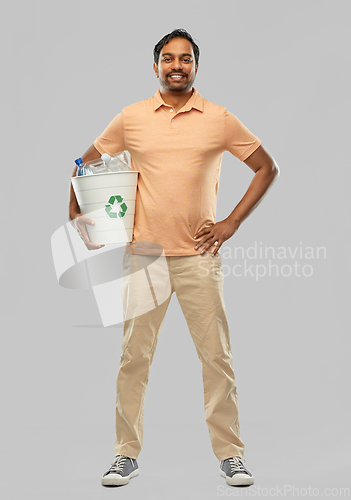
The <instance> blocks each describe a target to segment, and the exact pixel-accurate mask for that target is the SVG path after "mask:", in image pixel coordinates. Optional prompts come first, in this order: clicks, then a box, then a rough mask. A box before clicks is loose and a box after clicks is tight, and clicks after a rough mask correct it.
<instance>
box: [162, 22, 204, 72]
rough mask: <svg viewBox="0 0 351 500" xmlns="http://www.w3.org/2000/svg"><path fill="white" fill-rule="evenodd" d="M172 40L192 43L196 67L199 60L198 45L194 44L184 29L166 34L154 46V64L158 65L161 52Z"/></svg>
mask: <svg viewBox="0 0 351 500" xmlns="http://www.w3.org/2000/svg"><path fill="white" fill-rule="evenodd" d="M173 38H185V39H186V40H189V42H191V43H192V46H193V50H194V55H195V64H196V65H197V64H198V62H199V58H200V49H199V47H198V45H197V44H196V43H195V42H194V40H193V37H192V36H191V35H190V33H188V32H187V31H186V30H184V29H177V30H173V31H172V33H168V35H165V36H164V37H163V38H161V40H160V41H159V42H158V43H157V44H156V45H155V48H154V61H155V63H156V64H158V59H159V57H160V53H161V50H162V49H163V47H164V46H165V45H166V43H168V42H169V41H170V40H172V39H173Z"/></svg>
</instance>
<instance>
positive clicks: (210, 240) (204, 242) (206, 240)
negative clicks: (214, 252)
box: [195, 235, 217, 250]
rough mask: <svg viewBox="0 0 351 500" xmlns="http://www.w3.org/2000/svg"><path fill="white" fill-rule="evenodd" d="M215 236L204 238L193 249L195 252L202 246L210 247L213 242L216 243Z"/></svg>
mask: <svg viewBox="0 0 351 500" xmlns="http://www.w3.org/2000/svg"><path fill="white" fill-rule="evenodd" d="M216 239H217V238H216V236H214V235H212V236H207V237H205V238H204V239H203V240H202V241H199V242H198V243H197V244H196V246H195V249H196V250H197V249H198V248H200V247H201V246H203V245H207V246H212V245H213V243H214V241H216Z"/></svg>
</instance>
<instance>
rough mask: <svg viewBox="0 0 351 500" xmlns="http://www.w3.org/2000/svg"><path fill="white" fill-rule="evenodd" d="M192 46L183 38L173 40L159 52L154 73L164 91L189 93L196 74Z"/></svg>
mask: <svg viewBox="0 0 351 500" xmlns="http://www.w3.org/2000/svg"><path fill="white" fill-rule="evenodd" d="M197 67H198V66H195V56H194V51H193V46H192V44H191V42H189V40H186V39H185V38H173V39H172V40H170V41H169V42H168V43H167V44H166V45H165V46H164V47H163V48H162V50H161V53H160V57H159V61H158V65H156V64H155V63H154V71H155V73H156V75H157V77H158V78H159V79H160V84H161V86H162V87H163V89H164V90H166V91H170V92H186V91H189V90H190V89H191V88H192V86H193V83H194V80H195V76H196V73H197Z"/></svg>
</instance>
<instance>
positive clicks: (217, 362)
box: [70, 30, 279, 485]
mask: <svg viewBox="0 0 351 500" xmlns="http://www.w3.org/2000/svg"><path fill="white" fill-rule="evenodd" d="M198 64H199V48H198V46H197V44H196V43H195V42H194V40H193V39H192V37H191V35H189V33H187V32H186V31H185V30H174V31H173V32H172V33H170V34H168V35H166V36H165V37H163V38H162V39H161V40H160V42H158V44H157V45H156V46H155V48H154V71H155V75H156V77H157V78H158V79H159V83H160V88H159V90H158V91H157V92H156V94H155V95H154V96H153V97H151V98H150V99H146V100H143V101H140V102H138V103H135V104H132V105H130V106H127V107H126V108H124V109H123V111H122V113H119V114H118V115H117V116H116V117H115V118H114V119H113V120H112V122H111V123H110V124H109V125H108V127H107V128H106V129H105V131H104V132H103V133H102V134H101V135H100V136H99V137H98V138H97V139H96V140H95V141H94V143H93V145H92V146H91V147H90V148H89V149H88V150H87V152H86V153H85V154H84V155H83V157H82V159H83V161H84V162H86V161H89V160H93V159H96V158H99V157H100V155H101V154H102V153H105V152H106V153H109V154H113V153H117V152H119V151H123V150H127V151H129V152H130V155H131V166H132V168H133V169H135V170H137V171H139V180H138V190H137V198H136V205H135V224H134V235H133V242H132V243H131V244H130V245H129V248H127V247H128V245H127V247H126V253H125V260H124V270H125V271H126V273H128V272H129V271H128V269H129V270H130V269H132V266H133V261H132V260H131V257H132V256H133V257H134V256H135V255H134V254H135V253H138V245H139V244H142V242H151V244H152V243H155V244H156V245H160V246H161V248H162V249H163V251H164V255H165V256H166V260H167V265H168V269H169V279H170V285H171V294H170V296H169V297H168V299H167V300H165V301H163V302H162V303H161V304H157V306H156V307H154V308H153V309H152V310H150V311H148V312H147V313H145V314H142V315H139V316H137V317H132V318H129V319H127V320H126V321H125V323H124V334H123V340H122V355H121V363H120V369H119V374H118V379H117V404H116V434H117V439H116V444H115V460H114V462H113V463H112V466H111V468H110V469H109V470H108V471H107V472H106V473H105V474H104V476H103V478H102V484H103V485H119V484H126V483H128V482H129V479H130V478H131V477H133V476H135V475H137V474H138V473H139V469H138V464H137V460H136V459H137V457H138V455H139V453H140V450H141V446H142V438H143V415H144V413H143V410H144V398H145V390H146V385H147V381H148V377H149V369H150V365H151V362H152V358H153V354H154V352H155V348H156V344H157V339H158V334H159V331H160V329H161V325H162V322H163V318H164V316H165V313H166V310H167V307H168V304H169V301H170V298H171V295H172V293H173V291H175V292H176V295H177V298H178V301H179V303H180V305H181V308H182V310H183V313H184V315H185V318H186V320H187V324H188V326H189V330H190V333H191V335H192V338H193V340H194V343H195V347H196V350H197V353H198V356H199V359H200V361H201V363H202V369H203V370H202V374H203V384H204V398H205V415H206V422H207V425H208V429H209V434H210V439H211V444H212V448H213V451H214V453H215V455H216V457H217V458H218V460H219V461H220V474H221V475H222V476H223V477H225V478H226V482H227V483H228V484H231V485H250V484H253V482H254V479H253V475H252V474H251V473H250V472H249V471H248V470H247V469H246V468H245V467H244V465H243V453H244V444H243V442H242V441H241V439H240V436H239V421H238V402H237V392H236V383H235V378H234V372H233V366H232V353H231V345H230V335H229V329H228V323H227V319H226V314H225V309H224V301H223V272H222V262H221V257H220V253H219V249H220V248H221V246H222V245H223V243H224V242H225V241H226V240H228V239H229V238H230V237H231V236H233V234H234V233H235V232H236V231H237V230H238V229H239V227H240V225H241V223H242V222H243V221H244V220H245V219H246V218H247V217H248V216H249V215H250V213H251V212H252V211H253V210H254V209H255V208H256V206H257V205H258V204H259V203H260V201H261V200H262V199H263V197H264V195H265V194H266V192H267V190H268V188H269V187H270V186H271V184H272V183H273V181H274V180H275V178H276V176H277V175H278V174H279V170H278V166H277V164H276V163H275V161H274V160H273V158H272V157H271V156H270V155H269V154H268V152H267V151H266V150H265V149H264V148H263V146H262V144H261V141H260V140H259V139H258V138H257V137H256V136H255V135H254V134H252V133H251V132H250V131H249V130H248V129H247V128H246V127H245V126H244V125H243V124H242V123H241V122H240V121H239V120H238V118H236V116H234V115H233V114H232V113H230V112H228V111H227V110H226V109H225V108H223V107H221V106H218V105H216V104H214V103H211V102H209V101H207V100H206V99H203V98H202V97H201V95H200V94H199V92H198V91H197V90H196V89H195V88H194V87H193V83H194V80H195V76H196V73H197V71H198ZM140 78H144V75H140ZM225 150H227V151H230V152H231V153H232V154H233V155H234V156H236V157H237V158H238V159H239V160H241V161H243V162H244V163H245V164H246V165H247V166H248V167H250V168H251V170H252V171H253V172H254V173H255V175H254V177H253V179H252V182H251V184H250V185H249V187H248V190H247V192H246V193H245V195H244V196H243V198H242V199H241V201H240V202H239V203H238V204H237V205H236V207H235V208H234V210H233V212H232V213H231V214H230V215H229V216H228V217H227V218H226V219H225V220H222V221H219V222H217V223H215V209H216V197H217V191H218V183H219V175H220V165H221V160H222V155H223V152H224V151H225ZM73 175H75V173H73ZM70 218H71V219H77V220H76V223H77V226H78V228H79V230H80V231H81V234H82V237H83V238H84V241H85V244H86V246H87V248H89V249H91V250H93V249H98V248H100V245H95V244H92V243H91V242H90V241H89V238H88V235H87V232H86V228H85V225H86V224H94V222H93V221H91V220H89V219H88V218H87V217H84V216H81V215H80V212H79V207H78V204H77V200H76V198H75V195H74V192H73V189H72V188H71V200H70ZM133 245H134V247H135V248H136V250H133ZM130 247H131V248H132V250H130ZM140 253H142V252H140ZM204 265H205V267H204ZM128 266H129V267H128ZM204 268H206V269H207V270H208V272H202V271H201V270H202V269H204ZM125 293H126V294H127V296H126V297H125V299H126V300H127V301H128V294H130V297H132V294H133V291H132V290H129V291H128V290H127V291H125ZM131 388H132V389H131Z"/></svg>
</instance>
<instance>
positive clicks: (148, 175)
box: [94, 89, 261, 256]
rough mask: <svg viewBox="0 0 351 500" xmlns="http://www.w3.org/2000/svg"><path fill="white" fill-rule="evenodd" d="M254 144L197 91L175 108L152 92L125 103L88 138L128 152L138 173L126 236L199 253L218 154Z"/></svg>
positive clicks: (240, 152) (211, 215)
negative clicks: (99, 131)
mask: <svg viewBox="0 0 351 500" xmlns="http://www.w3.org/2000/svg"><path fill="white" fill-rule="evenodd" d="M260 144H261V141H260V140H259V139H258V138H257V137H256V136H255V135H254V134H252V133H251V132H250V131H249V130H248V129H247V128H246V127H245V126H244V125H243V124H242V123H241V122H240V120H239V119H238V118H237V117H236V116H235V115H233V114H232V113H230V112H228V111H227V110H226V108H224V107H222V106H218V105H217V104H214V103H212V102H210V101H207V100H206V99H203V98H202V97H201V95H200V94H199V92H197V90H196V89H194V92H193V94H192V96H191V97H190V99H189V100H188V102H187V103H186V104H185V105H184V106H183V108H182V109H180V110H179V111H178V112H177V113H175V112H174V110H173V108H172V106H170V105H169V104H166V103H165V102H164V101H163V99H162V96H161V93H160V91H159V90H158V91H157V92H156V94H155V95H154V96H153V97H150V98H149V99H145V100H143V101H140V102H137V103H135V104H132V105H130V106H127V107H126V108H124V109H123V110H122V112H121V113H119V114H118V115H117V116H116V117H115V118H114V119H113V120H112V121H111V123H110V124H109V125H108V126H107V128H106V129H105V130H104V132H103V133H102V134H101V135H100V136H99V137H97V139H96V140H95V141H94V146H95V148H96V149H97V150H98V151H99V152H100V153H101V154H102V153H108V154H114V153H118V152H120V151H125V150H126V151H129V153H130V156H131V167H132V169H134V170H138V171H139V179H138V188H137V194H136V202H135V221H134V234H133V242H137V243H138V242H154V243H157V244H159V245H161V246H162V247H163V249H164V253H165V255H166V256H174V255H196V254H199V253H200V252H201V247H200V249H198V250H195V248H194V247H195V245H196V240H194V235H195V234H196V233H197V232H198V231H199V230H200V229H202V228H204V227H207V226H210V225H212V224H213V223H215V218H216V204H217V192H218V186H219V177H220V170H221V163H222V157H223V152H224V151H230V152H231V153H232V154H233V155H234V156H236V157H237V158H238V159H239V160H241V161H243V160H246V158H247V157H248V156H250V155H251V154H252V153H253V152H254V151H255V150H256V149H257V148H258V147H259V145H260ZM233 208H234V207H233ZM208 250H210V249H208ZM136 253H137V252H136Z"/></svg>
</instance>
